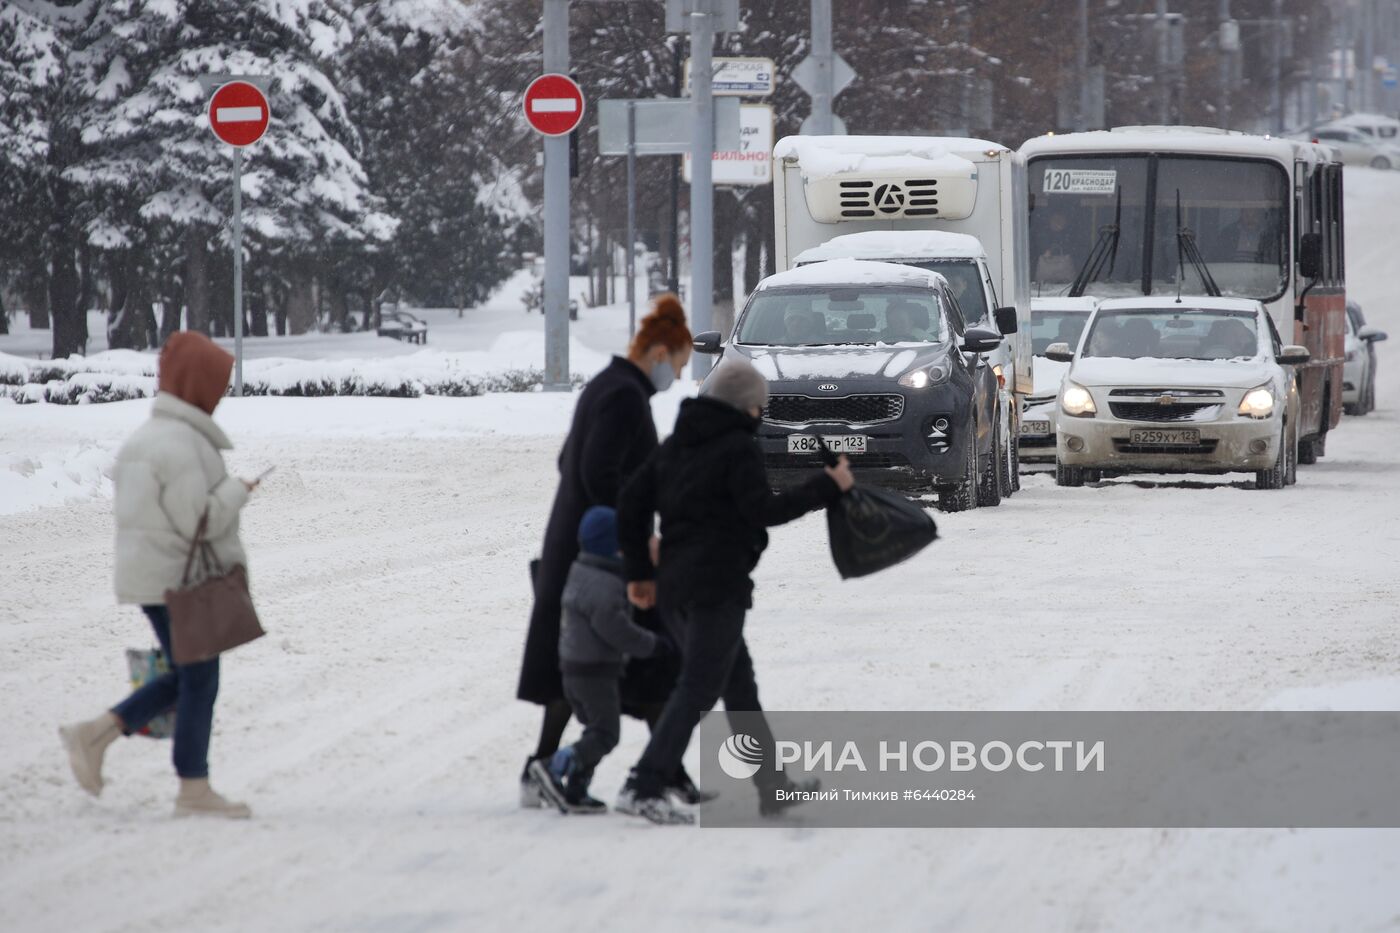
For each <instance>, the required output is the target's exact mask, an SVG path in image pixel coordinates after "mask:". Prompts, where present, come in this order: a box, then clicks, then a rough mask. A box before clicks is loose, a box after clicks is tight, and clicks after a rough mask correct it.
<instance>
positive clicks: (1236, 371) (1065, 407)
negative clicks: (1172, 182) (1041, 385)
mask: <svg viewBox="0 0 1400 933" xmlns="http://www.w3.org/2000/svg"><path fill="white" fill-rule="evenodd" d="M1045 355H1046V357H1047V358H1048V359H1051V360H1060V361H1062V362H1066V363H1069V364H1070V369H1069V372H1068V373H1067V374H1066V375H1065V378H1064V382H1063V383H1062V385H1061V387H1060V396H1059V411H1058V412H1057V413H1056V425H1057V433H1056V443H1055V456H1056V467H1055V481H1056V483H1057V484H1059V485H1061V486H1081V485H1083V484H1084V479H1085V473H1086V472H1087V471H1091V470H1104V471H1110V472H1114V473H1254V474H1255V486H1256V488H1259V489H1279V488H1282V487H1283V486H1285V485H1288V484H1289V483H1292V482H1293V481H1294V476H1295V468H1296V465H1297V449H1298V435H1297V428H1296V418H1297V411H1298V390H1297V384H1296V380H1295V378H1294V374H1293V369H1292V367H1293V366H1295V365H1298V364H1301V363H1305V362H1307V360H1308V351H1307V349H1306V348H1305V347H1299V346H1285V345H1284V344H1283V342H1282V340H1280V338H1279V335H1278V331H1277V329H1276V328H1275V327H1274V324H1273V321H1272V320H1270V318H1269V315H1268V313H1267V312H1265V310H1264V306H1263V305H1261V304H1260V303H1259V302H1258V301H1253V300H1249V299H1243V298H1200V297H1190V296H1188V297H1184V298H1172V297H1170V296H1154V297H1150V298H1122V299H1111V300H1107V301H1103V302H1101V303H1100V304H1099V307H1098V310H1097V311H1095V312H1094V313H1093V314H1092V315H1090V317H1089V322H1088V324H1086V325H1085V327H1084V333H1083V335H1082V336H1081V337H1080V339H1079V346H1078V349H1077V350H1075V349H1072V348H1071V347H1070V346H1069V345H1068V344H1067V343H1057V344H1055V345H1053V346H1051V347H1049V348H1048V349H1047V350H1046V354H1045Z"/></svg>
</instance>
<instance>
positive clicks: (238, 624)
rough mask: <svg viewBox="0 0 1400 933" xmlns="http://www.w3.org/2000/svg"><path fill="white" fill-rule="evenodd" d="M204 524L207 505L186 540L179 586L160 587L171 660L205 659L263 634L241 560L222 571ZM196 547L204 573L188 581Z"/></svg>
mask: <svg viewBox="0 0 1400 933" xmlns="http://www.w3.org/2000/svg"><path fill="white" fill-rule="evenodd" d="M208 525H209V510H208V509H205V511H204V514H203V515H202V516H201V517H200V519H199V527H198V528H197V529H196V530H195V533H194V540H193V541H191V542H190V553H189V556H188V557H187V558H186V559H185V574H184V577H183V578H182V579H181V581H180V588H179V589H178V590H166V591H165V607H166V610H167V611H168V612H169V613H170V653H171V654H172V655H173V656H174V657H173V659H172V660H174V662H175V663H176V664H197V663H199V662H200V661H208V660H209V659H210V658H216V657H218V656H219V655H220V654H221V653H223V652H225V651H228V650H230V649H232V648H237V647H238V646H239V645H246V644H247V643H248V642H250V641H253V640H254V639H256V638H261V637H262V636H263V635H265V634H266V633H265V632H264V631H263V628H262V625H261V623H259V622H258V613H257V611H256V610H254V609H253V597H252V596H251V595H249V593H248V571H247V570H246V569H245V568H244V567H243V565H242V564H236V565H234V566H233V567H232V568H231V569H229V570H228V571H227V572H225V571H224V568H223V565H222V564H220V563H219V557H218V555H217V554H215V553H214V548H213V547H211V546H210V544H209V542H208V541H207V540H206V539H205V537H204V535H205V531H206V530H207V528H208ZM196 552H198V554H199V563H200V567H201V569H202V571H203V579H202V580H201V582H199V583H196V584H195V585H194V586H191V585H190V570H191V569H192V568H193V566H194V556H195V553H196Z"/></svg>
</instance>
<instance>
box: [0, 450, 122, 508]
mask: <svg viewBox="0 0 1400 933" xmlns="http://www.w3.org/2000/svg"><path fill="white" fill-rule="evenodd" d="M111 489H112V455H111V452H110V451H108V450H106V449H104V448H102V447H98V446H95V445H93V444H87V443H84V444H79V445H77V446H74V447H69V448H67V449H66V450H62V451H56V452H53V453H52V454H43V455H28V454H18V453H11V454H4V455H0V515H10V514H13V513H16V512H25V511H28V510H30V509H38V508H44V507H47V506H55V505H65V504H67V503H69V502H74V501H78V500H82V499H92V498H96V497H99V496H109V495H110V494H111Z"/></svg>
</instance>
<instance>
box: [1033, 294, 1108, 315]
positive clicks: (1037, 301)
mask: <svg viewBox="0 0 1400 933" xmlns="http://www.w3.org/2000/svg"><path fill="white" fill-rule="evenodd" d="M1098 306H1099V300H1098V299H1097V298H1094V297H1091V296H1088V295H1086V296H1084V297H1082V298H1069V297H1063V298H1061V297H1049V298H1032V299H1031V310H1032V311H1093V310H1094V309H1095V308H1097V307H1098Z"/></svg>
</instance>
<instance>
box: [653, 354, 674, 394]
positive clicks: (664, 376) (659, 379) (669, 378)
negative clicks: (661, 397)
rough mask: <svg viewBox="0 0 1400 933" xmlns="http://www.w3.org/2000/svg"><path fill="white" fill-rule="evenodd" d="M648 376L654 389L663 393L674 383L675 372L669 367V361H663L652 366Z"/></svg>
mask: <svg viewBox="0 0 1400 933" xmlns="http://www.w3.org/2000/svg"><path fill="white" fill-rule="evenodd" d="M648 375H649V376H650V378H651V384H652V385H653V386H655V387H656V391H658V392H665V391H666V390H667V389H669V388H671V385H672V384H673V383H674V382H675V381H676V370H675V369H674V368H673V367H672V366H671V361H670V360H669V359H664V360H662V361H661V362H659V363H657V364H656V365H654V366H652V368H651V372H650V373H649V374H648Z"/></svg>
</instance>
